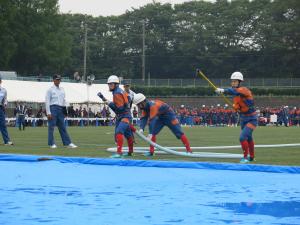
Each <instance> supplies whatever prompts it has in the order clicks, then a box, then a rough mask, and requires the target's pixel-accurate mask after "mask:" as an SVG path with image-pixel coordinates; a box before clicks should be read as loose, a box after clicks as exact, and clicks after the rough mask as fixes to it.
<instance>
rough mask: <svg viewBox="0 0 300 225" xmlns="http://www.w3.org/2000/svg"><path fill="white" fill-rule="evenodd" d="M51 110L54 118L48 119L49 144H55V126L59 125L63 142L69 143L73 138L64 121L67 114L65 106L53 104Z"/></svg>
mask: <svg viewBox="0 0 300 225" xmlns="http://www.w3.org/2000/svg"><path fill="white" fill-rule="evenodd" d="M50 112H51V115H52V119H51V120H48V145H53V144H55V141H54V135H53V134H54V127H55V126H57V127H58V131H59V133H60V137H61V140H62V142H63V144H64V145H69V144H70V143H71V139H70V137H69V134H68V132H67V129H66V126H65V122H64V119H65V116H64V114H63V107H61V106H58V105H51V106H50Z"/></svg>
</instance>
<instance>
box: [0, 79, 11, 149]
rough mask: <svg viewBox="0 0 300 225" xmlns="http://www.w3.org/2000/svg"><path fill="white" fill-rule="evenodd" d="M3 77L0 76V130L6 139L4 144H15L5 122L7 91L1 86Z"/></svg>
mask: <svg viewBox="0 0 300 225" xmlns="http://www.w3.org/2000/svg"><path fill="white" fill-rule="evenodd" d="M1 84H2V77H1V76H0V131H1V134H2V138H3V141H4V145H13V143H12V142H11V141H10V138H9V136H8V132H7V128H6V122H5V107H6V105H7V91H6V89H5V88H3V87H1Z"/></svg>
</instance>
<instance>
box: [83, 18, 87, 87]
mask: <svg viewBox="0 0 300 225" xmlns="http://www.w3.org/2000/svg"><path fill="white" fill-rule="evenodd" d="M86 53H87V24H86V22H84V52H83V77H82V81H86Z"/></svg>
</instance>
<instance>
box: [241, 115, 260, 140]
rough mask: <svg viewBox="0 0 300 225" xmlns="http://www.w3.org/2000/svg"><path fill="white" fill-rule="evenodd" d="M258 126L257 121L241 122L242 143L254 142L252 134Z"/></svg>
mask: <svg viewBox="0 0 300 225" xmlns="http://www.w3.org/2000/svg"><path fill="white" fill-rule="evenodd" d="M257 125H258V122H257V119H249V120H247V119H244V120H241V129H242V131H241V134H240V141H245V140H246V141H253V137H252V133H253V131H254V129H255V128H256V127H257Z"/></svg>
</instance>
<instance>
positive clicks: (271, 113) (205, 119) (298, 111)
mask: <svg viewBox="0 0 300 225" xmlns="http://www.w3.org/2000/svg"><path fill="white" fill-rule="evenodd" d="M173 108H174V110H175V112H176V114H177V117H178V120H179V122H180V124H181V125H183V126H184V125H187V126H194V125H201V126H237V125H238V122H239V114H238V113H237V112H235V111H234V110H233V109H231V108H230V107H228V105H226V104H225V105H224V106H221V105H220V104H218V105H215V106H206V105H202V106H200V107H186V106H184V105H181V106H180V107H173ZM257 112H258V115H259V116H258V123H259V126H268V125H285V126H300V108H297V107H288V106H282V107H278V108H276V107H263V108H257ZM14 117H16V119H17V123H18V126H19V128H20V129H22V128H21V126H22V125H23V129H25V126H31V125H32V121H26V118H28V117H29V118H32V117H35V118H38V120H37V124H36V125H37V126H43V124H45V123H44V119H43V118H45V117H46V111H45V108H44V105H41V106H40V108H39V109H38V110H37V112H36V114H34V110H33V109H32V107H31V106H30V107H28V106H26V105H25V104H17V105H16V107H15V109H14ZM113 117H114V116H113V115H112V113H111V111H110V110H109V107H108V106H103V107H101V108H100V107H99V110H98V111H97V110H96V111H93V110H92V109H91V108H89V110H87V108H86V107H83V106H79V107H76V108H74V106H69V107H68V118H102V119H104V120H101V121H100V125H112V124H113V122H114V121H113ZM132 117H133V118H138V117H139V113H138V110H137V108H136V107H133V108H132ZM105 119H106V120H105ZM87 123H88V121H87V120H84V122H83V125H87ZM90 123H91V124H95V122H90ZM69 125H74V126H76V125H81V124H80V120H73V121H70V122H69Z"/></svg>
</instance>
